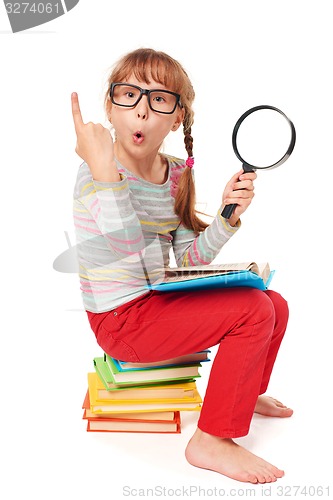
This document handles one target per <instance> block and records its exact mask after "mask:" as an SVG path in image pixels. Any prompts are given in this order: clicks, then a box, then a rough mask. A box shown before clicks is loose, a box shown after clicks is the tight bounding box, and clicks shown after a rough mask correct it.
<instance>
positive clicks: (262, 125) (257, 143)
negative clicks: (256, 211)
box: [221, 105, 296, 219]
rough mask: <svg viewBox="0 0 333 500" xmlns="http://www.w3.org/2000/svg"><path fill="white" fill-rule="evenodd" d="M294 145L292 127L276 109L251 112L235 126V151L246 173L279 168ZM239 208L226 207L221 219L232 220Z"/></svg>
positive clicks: (242, 117) (233, 142)
mask: <svg viewBox="0 0 333 500" xmlns="http://www.w3.org/2000/svg"><path fill="white" fill-rule="evenodd" d="M295 142H296V130H295V127H294V125H293V123H292V122H291V121H290V120H289V118H288V117H287V116H286V115H285V114H284V113H283V112H282V111H281V110H280V109H278V108H275V107H274V106H267V105H262V106H255V107H254V108H251V109H249V110H248V111H246V112H245V113H244V114H243V115H242V116H241V117H240V118H239V120H238V121H237V122H236V125H235V127H234V130H233V133H232V147H233V148H234V152H235V154H236V156H237V158H238V159H239V160H240V161H241V162H242V164H243V170H244V172H254V171H255V170H257V169H259V170H268V169H272V168H276V167H279V166H280V165H282V163H284V162H285V161H286V160H287V159H288V158H289V156H290V155H291V153H292V152H293V149H294V146H295ZM245 158H246V159H245ZM236 206H237V205H236V204H232V205H226V206H225V207H224V209H223V211H222V213H221V215H222V217H224V218H225V219H229V218H230V217H231V216H232V214H233V212H234V210H235V208H236Z"/></svg>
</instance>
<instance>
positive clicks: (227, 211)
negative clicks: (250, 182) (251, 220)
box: [221, 164, 254, 219]
mask: <svg viewBox="0 0 333 500" xmlns="http://www.w3.org/2000/svg"><path fill="white" fill-rule="evenodd" d="M243 170H244V173H245V172H254V170H253V169H252V168H249V167H248V166H247V165H246V164H243ZM236 207H237V203H232V204H231V205H226V206H225V207H224V209H223V210H222V212H221V215H222V217H224V218H225V219H230V217H231V216H232V214H233V213H234V210H235V208H236Z"/></svg>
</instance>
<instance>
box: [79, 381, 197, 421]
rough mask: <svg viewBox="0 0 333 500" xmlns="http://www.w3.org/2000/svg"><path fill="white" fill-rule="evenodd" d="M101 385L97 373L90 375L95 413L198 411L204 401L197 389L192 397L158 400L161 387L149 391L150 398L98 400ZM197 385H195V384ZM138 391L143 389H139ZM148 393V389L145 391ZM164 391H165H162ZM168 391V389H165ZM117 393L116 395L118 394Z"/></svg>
mask: <svg viewBox="0 0 333 500" xmlns="http://www.w3.org/2000/svg"><path fill="white" fill-rule="evenodd" d="M98 384H99V380H98V376H97V374H96V373H88V392H89V399H90V410H91V411H92V412H93V413H99V414H101V413H122V412H152V411H157V412H159V411H186V410H192V411H193V410H194V411H198V410H200V408H201V403H202V399H201V396H200V394H199V392H198V390H197V388H196V387H193V386H192V388H191V391H192V397H180V398H175V397H173V398H162V397H159V398H156V394H154V392H155V391H156V389H157V390H159V388H160V386H157V387H156V386H155V387H152V388H151V389H149V391H150V392H149V394H145V395H147V396H149V395H150V397H145V398H139V399H138V398H136V399H109V400H100V399H99V398H98V392H97V386H98ZM194 384H195V383H194ZM137 390H138V391H139V390H141V389H137ZM143 390H145V391H146V389H143ZM162 390H163V389H162ZM165 390H167V389H165ZM118 392H119V391H116V393H115V394H118Z"/></svg>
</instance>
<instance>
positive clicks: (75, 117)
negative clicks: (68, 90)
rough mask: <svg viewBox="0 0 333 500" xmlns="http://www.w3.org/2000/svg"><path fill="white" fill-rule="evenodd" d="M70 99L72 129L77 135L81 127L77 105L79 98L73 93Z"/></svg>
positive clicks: (78, 106)
mask: <svg viewBox="0 0 333 500" xmlns="http://www.w3.org/2000/svg"><path fill="white" fill-rule="evenodd" d="M71 98H72V114H73V121H74V127H75V131H76V133H77V132H78V131H79V129H80V128H81V127H82V125H83V120H82V115H81V110H80V105H79V97H78V95H77V93H76V92H73V93H72V96H71Z"/></svg>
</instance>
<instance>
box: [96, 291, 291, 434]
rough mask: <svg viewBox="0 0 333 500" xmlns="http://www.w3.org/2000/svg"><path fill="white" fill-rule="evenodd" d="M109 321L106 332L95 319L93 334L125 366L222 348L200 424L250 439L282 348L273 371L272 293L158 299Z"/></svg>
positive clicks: (157, 295)
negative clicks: (256, 412) (262, 392)
mask: <svg viewBox="0 0 333 500" xmlns="http://www.w3.org/2000/svg"><path fill="white" fill-rule="evenodd" d="M282 301H283V299H281V302H282ZM103 314H104V316H102V320H101V321H100V324H99V327H98V328H97V326H96V325H97V321H99V320H100V319H101V316H100V315H90V316H89V319H90V321H91V325H92V328H93V329H94V328H95V333H96V337H97V341H98V342H99V344H100V345H101V347H102V348H103V349H104V351H106V352H108V353H109V354H110V355H111V356H114V357H116V358H119V359H124V360H133V361H134V360H135V361H141V362H145V361H147V362H148V361H154V360H155V361H158V360H162V359H168V358H171V357H175V356H180V355H182V354H187V353H190V352H195V351H199V350H202V349H206V348H209V347H211V346H213V345H216V344H220V346H219V349H218V352H217V354H216V356H215V358H214V361H213V363H212V367H211V373H210V377H209V381H208V385H207V390H206V394H205V398H204V402H203V406H202V410H201V414H200V418H199V423H198V425H199V427H200V428H201V429H202V430H204V431H206V432H208V433H210V434H216V435H219V436H221V437H239V436H242V435H245V434H247V432H248V429H249V425H250V421H251V418H252V415H253V411H254V406H255V403H256V400H257V398H258V395H259V393H260V390H261V388H262V381H263V376H264V374H265V377H266V379H267V378H269V375H270V372H271V369H272V364H274V359H275V357H274V355H276V352H277V351H276V347H277V349H278V342H276V343H275V349H274V350H272V354H271V355H270V356H269V359H270V363H269V368H267V369H266V361H267V359H268V353H269V352H270V345H271V340H272V338H273V333H274V325H275V324H276V315H275V308H274V304H273V301H272V300H271V298H270V296H269V295H268V294H267V293H264V292H261V291H259V290H256V289H251V288H230V289H220V290H206V291H198V292H186V293H183V292H173V293H163V292H152V293H150V294H149V295H147V296H145V297H140V298H139V299H136V300H135V301H133V303H132V304H130V305H129V306H128V305H125V306H121V307H119V308H117V310H115V311H110V313H103ZM280 331H281V332H282V328H280ZM275 351H276V352H275Z"/></svg>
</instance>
